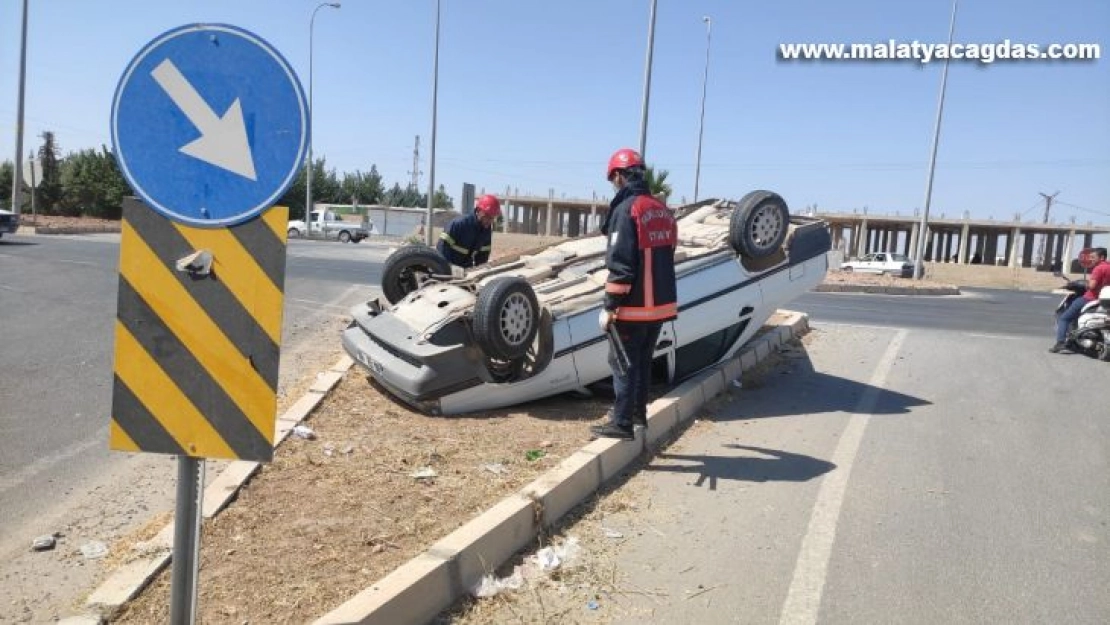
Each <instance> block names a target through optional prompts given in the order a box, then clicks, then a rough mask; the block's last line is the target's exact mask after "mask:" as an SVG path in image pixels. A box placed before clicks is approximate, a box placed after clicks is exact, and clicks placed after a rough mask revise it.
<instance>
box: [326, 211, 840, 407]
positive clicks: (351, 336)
mask: <svg viewBox="0 0 1110 625" xmlns="http://www.w3.org/2000/svg"><path fill="white" fill-rule="evenodd" d="M676 216H677V217H678V237H679V246H678V248H677V250H676V256H675V265H676V273H677V279H678V305H679V314H678V318H677V319H676V320H674V321H672V322H668V323H667V324H665V325H664V327H663V330H662V332H661V333H660V336H659V341H658V343H657V344H656V348H655V356H656V360H655V362H656V366H655V372H656V377H658V378H663V379H665V380H666V381H667V382H670V383H674V382H678V381H680V380H682V379H684V378H687V377H689V376H690V375H692V374H694V373H697V372H698V371H701V370H703V369H705V368H706V367H709V366H712V365H714V364H716V363H718V362H721V361H722V360H724V359H727V358H730V357H731V356H733V355H735V353H736V352H737V351H738V350H739V349H740V348H741V346H743V345H744V343H745V342H747V341H748V340H749V339H750V338H751V337H752V336H753V335H754V334H755V333H756V332H757V331H758V330H759V329H760V327H761V326H762V325H763V324H764V323H765V322H766V321H767V319H768V318H769V317H770V316H771V315H772V314H773V313H774V311H775V310H776V309H777V308H779V307H781V306H783V305H784V304H786V303H787V302H789V301H790V300H792V299H793V298H795V297H797V296H798V295H800V294H801V293H804V292H805V291H808V290H809V289H811V288H812V287H814V286H815V285H817V284H818V283H820V282H821V281H822V280H823V279H824V277H825V274H826V272H827V270H828V261H827V256H826V252H828V251H829V247H830V236H829V231H828V227H827V224H826V223H825V222H824V221H822V220H820V219H817V218H812V217H801V216H791V215H790V213H789V210H788V208H787V206H786V203H785V202H784V201H783V200H782V198H781V197H779V196H778V195H777V194H774V193H771V192H769V191H754V192H752V193H749V194H748V195H746V196H744V198H743V199H741V200H740V201H739V202H733V201H725V200H721V201H718V200H708V201H705V202H700V203H698V204H694V205H690V206H685V207H682V208H680V209H678V211H677V212H676ZM605 245H606V238H605V237H604V236H601V235H600V234H598V235H597V236H592V237H587V238H580V239H575V240H571V241H566V242H563V243H560V244H558V245H554V246H551V247H548V248H546V249H543V250H540V251H537V252H535V253H529V254H521V255H519V256H518V257H514V258H510V259H504V260H501V261H498V262H497V263H495V264H492V265H485V266H482V267H479V268H476V269H472V270H470V271H468V272H467V273H466V275H465V276H463V277H452V276H451V269H450V267H449V266H448V264H447V262H446V261H445V260H444V259H443V258H442V257H441V256H440V255H439V254H438V253H437V252H436V251H435V250H432V249H430V248H427V247H424V246H419V245H414V246H406V247H402V248H400V249H398V250H397V251H396V252H394V253H393V254H392V255H391V256H390V257H389V259H387V260H386V264H385V267H384V273H383V280H382V291H383V294H384V295H385V298H386V300H387V302H382V301H379V300H377V299H375V300H373V301H370V302H368V303H366V304H362V305H359V306H357V307H355V308H354V309H353V310H352V315H353V320H352V322H351V325H350V326H349V327H348V328H347V329H346V330H345V331H344V332H343V346H344V348H345V349H346V350H347V352H348V353H349V354H350V355H351V356H352V357H353V358H354V359H355V360H356V361H357V362H358V363H359V364H360V365H361V366H363V367H365V368H366V370H368V371H369V373H370V375H371V376H372V377H373V378H374V380H375V381H377V382H378V383H379V384H380V385H381V386H382V387H384V388H385V389H387V390H388V391H389V392H390V393H391V394H393V395H394V396H396V397H397V398H399V399H400V400H402V401H404V402H405V403H407V404H409V405H411V406H413V407H414V408H416V409H418V410H420V411H422V412H425V413H429V414H458V413H465V412H473V411H478V410H487V409H492V408H500V407H504V406H509V405H513V404H518V403H522V402H526V401H531V400H535V399H539V398H541V397H546V396H550V395H555V394H558V393H564V392H567V391H576V390H581V389H583V388H585V387H587V386H589V385H591V384H594V383H597V382H600V381H603V380H606V379H608V378H609V377H610V376H611V372H610V369H609V365H608V356H609V345H608V342H607V340H606V336H605V335H604V334H602V332H601V331H600V330H599V328H598V325H597V313H598V311H599V309H600V307H601V304H602V300H603V296H604V290H605V279H606V275H607V271H606V269H605Z"/></svg>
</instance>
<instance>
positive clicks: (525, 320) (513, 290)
mask: <svg viewBox="0 0 1110 625" xmlns="http://www.w3.org/2000/svg"><path fill="white" fill-rule="evenodd" d="M539 313H540V307H539V302H537V300H536V293H535V291H533V290H532V285H531V284H528V281H527V280H525V279H524V278H521V277H519V276H508V277H504V278H497V279H496V280H492V281H490V282H489V283H488V284H486V285H485V286H483V287H482V288H481V290H480V291H478V300H477V302H475V304H474V324H473V330H474V339H475V340H476V341H477V342H478V346H479V347H481V348H482V351H483V352H485V354H486V355H487V356H489V357H491V358H497V359H499V360H512V359H514V358H520V357H521V356H523V355H525V354H526V353H528V348H529V347H530V346H531V345H532V341H533V339H535V338H536V331H537V329H538V327H539V318H540V314H539Z"/></svg>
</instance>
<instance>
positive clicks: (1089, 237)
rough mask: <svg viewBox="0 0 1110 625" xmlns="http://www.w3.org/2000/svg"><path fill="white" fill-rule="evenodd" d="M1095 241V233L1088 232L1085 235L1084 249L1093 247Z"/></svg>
mask: <svg viewBox="0 0 1110 625" xmlns="http://www.w3.org/2000/svg"><path fill="white" fill-rule="evenodd" d="M1093 243H1094V235H1093V234H1091V233H1090V232H1088V233H1087V234H1084V235H1083V249H1087V248H1089V247H1091V245H1092V244H1093Z"/></svg>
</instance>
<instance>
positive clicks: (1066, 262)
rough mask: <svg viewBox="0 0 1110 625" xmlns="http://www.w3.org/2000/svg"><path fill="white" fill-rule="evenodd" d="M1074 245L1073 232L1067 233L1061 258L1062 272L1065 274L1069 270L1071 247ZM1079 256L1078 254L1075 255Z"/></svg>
mask: <svg viewBox="0 0 1110 625" xmlns="http://www.w3.org/2000/svg"><path fill="white" fill-rule="evenodd" d="M1074 244H1075V230H1072V231H1070V232H1068V238H1067V243H1065V244H1064V255H1063V256H1062V257H1061V258H1062V260H1063V261H1064V272H1065V273H1067V272H1068V271H1070V270H1071V259H1072V258H1073V256H1072V251H1071V250H1072V246H1073V245H1074ZM1075 255H1076V256H1078V255H1079V253H1078V252H1076V254H1075Z"/></svg>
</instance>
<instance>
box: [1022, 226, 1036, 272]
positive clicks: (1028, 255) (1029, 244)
mask: <svg viewBox="0 0 1110 625" xmlns="http://www.w3.org/2000/svg"><path fill="white" fill-rule="evenodd" d="M1036 243H1037V233H1035V232H1026V233H1025V250H1024V251H1023V252H1022V253H1021V264H1022V266H1023V267H1032V266H1033V246H1034V245H1036Z"/></svg>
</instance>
